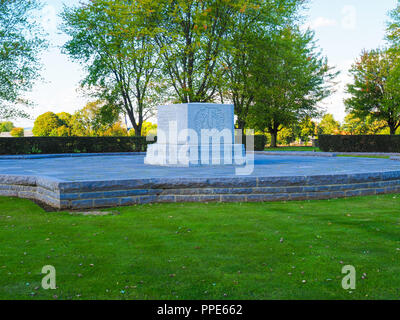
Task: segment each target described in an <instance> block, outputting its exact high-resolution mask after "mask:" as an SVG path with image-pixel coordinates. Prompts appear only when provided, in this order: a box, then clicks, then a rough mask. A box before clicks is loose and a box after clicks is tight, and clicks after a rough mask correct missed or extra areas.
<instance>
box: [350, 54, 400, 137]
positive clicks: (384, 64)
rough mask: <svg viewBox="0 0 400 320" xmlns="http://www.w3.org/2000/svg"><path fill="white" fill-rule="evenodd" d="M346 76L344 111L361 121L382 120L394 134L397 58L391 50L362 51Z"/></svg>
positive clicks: (398, 113)
mask: <svg viewBox="0 0 400 320" xmlns="http://www.w3.org/2000/svg"><path fill="white" fill-rule="evenodd" d="M350 73H351V74H352V76H353V83H351V84H349V85H348V86H347V92H348V93H349V94H350V95H351V97H350V98H348V99H347V100H346V101H345V103H346V108H347V111H348V112H350V113H353V114H354V115H355V116H356V117H359V118H361V119H365V118H366V117H368V116H370V117H371V118H372V119H373V120H377V121H380V120H384V121H385V122H386V123H387V126H388V127H389V128H390V134H395V132H396V130H397V128H399V127H400V90H399V83H400V55H399V54H398V53H397V52H396V51H392V50H372V51H364V52H363V53H362V55H361V57H360V58H359V59H357V61H356V63H355V64H354V65H353V66H352V68H351V70H350Z"/></svg>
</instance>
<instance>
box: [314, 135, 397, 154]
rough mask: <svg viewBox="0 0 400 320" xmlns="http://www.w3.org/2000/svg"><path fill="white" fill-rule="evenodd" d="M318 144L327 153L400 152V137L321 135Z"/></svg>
mask: <svg viewBox="0 0 400 320" xmlns="http://www.w3.org/2000/svg"><path fill="white" fill-rule="evenodd" d="M318 144H319V148H320V149H321V150H322V151H325V152H388V153H398V152H400V136H399V135H370V136H365V135H364V136H361V135H360V136H343V135H333V136H332V135H320V136H319V138H318Z"/></svg>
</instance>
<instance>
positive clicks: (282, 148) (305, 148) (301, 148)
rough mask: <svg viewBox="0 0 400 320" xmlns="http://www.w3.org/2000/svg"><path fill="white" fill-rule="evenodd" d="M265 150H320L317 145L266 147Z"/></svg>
mask: <svg viewBox="0 0 400 320" xmlns="http://www.w3.org/2000/svg"><path fill="white" fill-rule="evenodd" d="M265 151H315V152H320V151H321V150H320V149H319V148H315V147H278V148H265Z"/></svg>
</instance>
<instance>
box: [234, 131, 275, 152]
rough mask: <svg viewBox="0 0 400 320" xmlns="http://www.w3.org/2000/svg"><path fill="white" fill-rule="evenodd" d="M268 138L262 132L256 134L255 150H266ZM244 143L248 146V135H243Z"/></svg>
mask: <svg viewBox="0 0 400 320" xmlns="http://www.w3.org/2000/svg"><path fill="white" fill-rule="evenodd" d="M235 140H236V143H237V142H238V139H237V137H236V139H235ZM267 142H268V139H267V137H266V136H265V135H262V134H257V135H255V136H254V151H264V150H265V146H266V145H267ZM242 143H243V144H244V145H245V147H246V136H243V137H242Z"/></svg>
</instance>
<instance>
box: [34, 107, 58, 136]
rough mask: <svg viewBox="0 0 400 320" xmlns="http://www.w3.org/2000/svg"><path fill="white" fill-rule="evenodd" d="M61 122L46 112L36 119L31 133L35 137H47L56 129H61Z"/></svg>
mask: <svg viewBox="0 0 400 320" xmlns="http://www.w3.org/2000/svg"><path fill="white" fill-rule="evenodd" d="M62 125H63V122H62V121H61V120H60V118H59V117H58V116H57V115H56V114H55V113H53V112H46V113H44V114H42V115H40V116H39V117H37V118H36V120H35V123H34V125H33V129H32V133H33V134H34V135H35V136H36V137H48V136H50V135H52V134H54V133H55V132H56V130H57V128H59V127H61V126H62Z"/></svg>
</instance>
